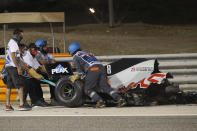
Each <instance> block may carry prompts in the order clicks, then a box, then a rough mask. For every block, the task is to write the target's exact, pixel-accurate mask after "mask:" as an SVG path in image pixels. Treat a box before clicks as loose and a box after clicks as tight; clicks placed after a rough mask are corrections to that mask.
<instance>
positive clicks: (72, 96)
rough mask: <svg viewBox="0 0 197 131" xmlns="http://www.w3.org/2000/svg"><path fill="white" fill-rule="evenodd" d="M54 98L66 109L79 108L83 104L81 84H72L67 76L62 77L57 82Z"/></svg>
mask: <svg viewBox="0 0 197 131" xmlns="http://www.w3.org/2000/svg"><path fill="white" fill-rule="evenodd" d="M55 96H56V99H57V100H58V102H60V103H61V104H62V105H64V106H66V107H80V106H82V105H83V104H84V100H83V83H82V82H81V81H80V80H76V81H75V82H74V83H72V82H71V81H70V80H69V77H68V76H66V77H63V78H61V79H60V80H58V82H57V85H56V88H55Z"/></svg>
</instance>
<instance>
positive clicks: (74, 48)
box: [68, 43, 81, 55]
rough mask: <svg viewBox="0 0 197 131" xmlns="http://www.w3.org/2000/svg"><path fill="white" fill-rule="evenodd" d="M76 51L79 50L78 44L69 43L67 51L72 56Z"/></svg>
mask: <svg viewBox="0 0 197 131" xmlns="http://www.w3.org/2000/svg"><path fill="white" fill-rule="evenodd" d="M77 50H81V46H80V45H79V44H78V43H71V44H70V45H69V47H68V51H69V53H70V54H71V55H73V54H74V53H75V52H76V51H77Z"/></svg>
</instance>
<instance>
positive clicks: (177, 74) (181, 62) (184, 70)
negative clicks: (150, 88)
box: [0, 53, 197, 97]
mask: <svg viewBox="0 0 197 131" xmlns="http://www.w3.org/2000/svg"><path fill="white" fill-rule="evenodd" d="M0 58H5V56H4V55H1V56H0ZM97 58H98V59H99V60H100V61H102V62H103V64H108V63H110V62H113V61H116V60H118V59H121V58H147V59H158V61H159V68H160V70H161V71H162V72H170V73H172V74H173V76H174V78H173V79H170V81H171V82H174V83H178V84H179V86H180V88H181V89H183V90H184V91H187V90H197V53H184V54H152V55H115V56H97ZM55 59H56V61H72V58H71V57H69V55H68V54H67V55H61V56H58V57H55ZM0 83H1V82H0ZM1 84H2V83H1ZM0 89H1V87H0ZM44 93H45V96H47V97H49V94H48V93H49V90H48V89H46V88H44ZM0 94H2V93H0Z"/></svg>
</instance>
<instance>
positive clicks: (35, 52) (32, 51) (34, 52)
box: [30, 49, 38, 56]
mask: <svg viewBox="0 0 197 131" xmlns="http://www.w3.org/2000/svg"><path fill="white" fill-rule="evenodd" d="M30 52H31V54H32V55H33V56H36V55H37V54H38V51H37V50H31V49H30Z"/></svg>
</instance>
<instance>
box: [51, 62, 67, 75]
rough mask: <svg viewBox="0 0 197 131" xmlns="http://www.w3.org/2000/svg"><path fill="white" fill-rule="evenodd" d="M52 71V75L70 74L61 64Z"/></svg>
mask: <svg viewBox="0 0 197 131" xmlns="http://www.w3.org/2000/svg"><path fill="white" fill-rule="evenodd" d="M51 71H52V74H54V73H64V72H66V73H69V72H68V69H67V68H64V67H63V66H62V65H60V64H59V65H58V66H57V67H56V68H55V69H52V70H51Z"/></svg>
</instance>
